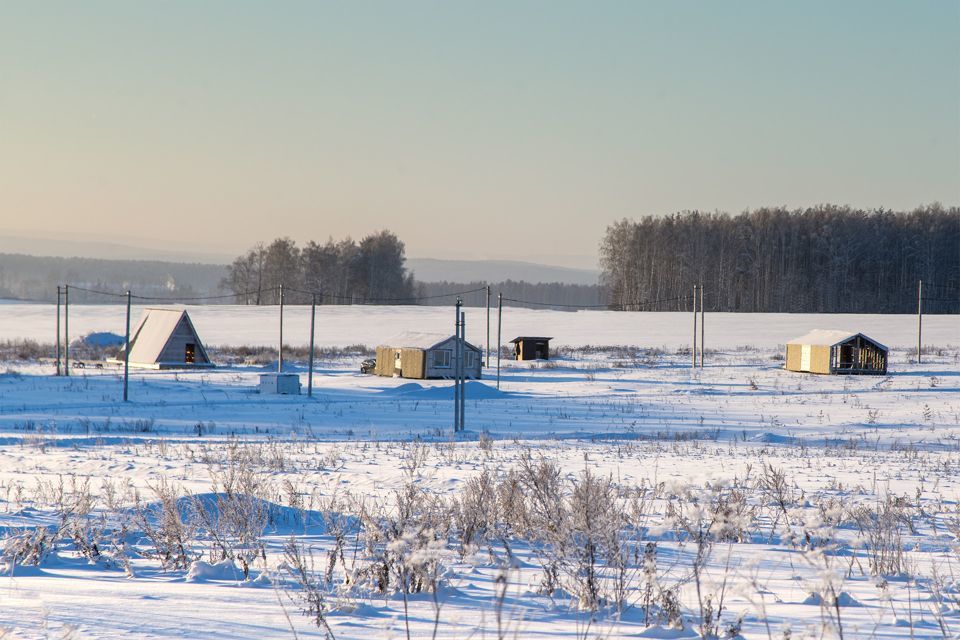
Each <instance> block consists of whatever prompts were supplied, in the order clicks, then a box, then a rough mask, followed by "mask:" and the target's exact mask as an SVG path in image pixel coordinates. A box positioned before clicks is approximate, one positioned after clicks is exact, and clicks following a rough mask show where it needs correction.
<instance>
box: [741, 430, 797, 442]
mask: <svg viewBox="0 0 960 640" xmlns="http://www.w3.org/2000/svg"><path fill="white" fill-rule="evenodd" d="M750 440H751V441H752V442H764V443H767V444H796V443H797V441H798V438H797V437H795V436H785V435H783V434H782V433H770V432H769V431H764V432H763V433H758V434H757V435H755V436H753V437H752V438H750Z"/></svg>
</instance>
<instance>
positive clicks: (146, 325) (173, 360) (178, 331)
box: [116, 309, 213, 369]
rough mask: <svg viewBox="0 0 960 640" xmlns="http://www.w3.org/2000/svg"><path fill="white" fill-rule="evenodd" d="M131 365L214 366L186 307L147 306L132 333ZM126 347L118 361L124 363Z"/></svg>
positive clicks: (162, 367) (146, 366)
mask: <svg viewBox="0 0 960 640" xmlns="http://www.w3.org/2000/svg"><path fill="white" fill-rule="evenodd" d="M129 348H130V366H131V367H139V368H141V369H192V368H204V367H212V366H213V363H211V362H210V358H209V357H208V356H207V350H206V349H204V347H203V343H202V342H201V341H200V336H198V335H197V330H196V329H194V327H193V323H192V322H191V321H190V316H189V315H188V314H187V312H186V311H185V310H183V309H144V311H143V316H141V318H140V322H138V323H137V326H136V328H135V329H134V330H133V332H132V333H131V334H130V344H129ZM126 349H127V346H124V347H121V349H120V354H119V355H118V356H117V358H116V362H123V358H124V353H125V352H126Z"/></svg>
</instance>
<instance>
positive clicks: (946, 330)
mask: <svg viewBox="0 0 960 640" xmlns="http://www.w3.org/2000/svg"><path fill="white" fill-rule="evenodd" d="M154 306H155V305H154ZM175 308H178V309H179V308H185V309H187V311H188V312H189V314H190V319H191V320H192V321H193V324H194V327H195V328H196V330H197V333H199V334H200V338H201V339H202V340H203V341H204V343H205V344H207V345H212V346H219V345H232V346H240V345H275V344H276V342H277V329H278V327H279V312H278V307H275V306H274V307H253V306H231V305H224V306H186V307H184V306H177V307H175ZM142 310H143V307H134V309H133V312H132V317H134V318H136V317H138V316H139V314H140V313H141V312H142ZM464 313H465V315H466V321H467V340H468V341H470V342H472V343H473V344H476V345H481V346H483V345H485V344H486V326H487V324H486V309H483V308H478V307H464ZM125 314H126V308H125V307H123V306H119V305H117V306H114V305H76V304H75V305H71V306H70V331H71V333H72V334H74V335H83V334H86V333H89V332H91V331H112V332H114V333H117V334H121V335H122V334H123V329H124V321H125V317H126V315H125ZM490 315H491V324H490V327H491V340H496V330H497V310H496V307H494V308H493V309H492V310H491V313H490ZM838 325H839V326H843V327H845V328H847V329H850V330H851V331H858V332H861V333H864V334H866V335H868V336H870V337H871V338H873V339H875V340H878V341H879V342H881V343H883V344H885V345H888V346H890V347H915V346H916V342H917V319H916V317H915V316H912V315H862V314H833V315H831V314H749V313H707V314H706V343H707V348H708V349H713V348H722V349H731V348H734V347H739V346H751V347H756V348H763V349H772V348H776V347H778V346H780V345H784V344H786V343H787V342H788V341H789V340H790V339H791V338H794V337H795V336H798V335H802V334H804V333H807V332H808V331H811V330H813V329H817V328H820V327H831V326H838ZM404 330H409V331H417V332H422V333H439V334H444V335H448V336H449V335H453V334H454V333H455V332H454V326H453V309H452V307H419V306H399V307H398V306H321V307H318V308H317V318H316V344H317V345H318V346H321V347H342V346H347V345H353V344H363V345H367V346H368V347H374V346H376V345H379V344H383V343H384V341H385V340H387V339H389V338H390V337H391V336H392V335H394V334H396V333H397V332H398V331H404ZM309 333H310V307H308V306H307V307H305V306H291V305H288V306H286V307H285V308H284V333H283V337H284V342H286V343H288V344H290V345H293V346H306V345H308V344H309V341H310V340H309V339H310V336H309ZM692 333H693V320H692V314H690V313H666V312H665V313H646V312H642V313H625V312H618V311H570V312H563V311H549V310H536V309H520V308H512V307H505V308H504V310H503V326H502V337H503V339H504V341H506V340H508V339H510V337H512V336H517V335H544V334H547V335H552V336H554V340H553V343H552V344H553V346H583V345H620V344H625V345H639V346H645V347H658V348H660V347H662V348H666V349H670V350H675V349H677V348H680V347H682V346H688V345H689V344H690V341H691V337H692ZM923 335H924V341H925V343H926V344H939V345H947V344H953V345H957V344H960V319H958V318H957V317H956V316H946V315H939V316H938V315H927V316H924V320H923ZM55 336H56V307H55V305H44V304H8V305H4V306H2V307H0V339H12V338H29V339H31V340H38V341H42V342H48V343H51V342H53V341H54V338H55ZM481 336H482V339H481Z"/></svg>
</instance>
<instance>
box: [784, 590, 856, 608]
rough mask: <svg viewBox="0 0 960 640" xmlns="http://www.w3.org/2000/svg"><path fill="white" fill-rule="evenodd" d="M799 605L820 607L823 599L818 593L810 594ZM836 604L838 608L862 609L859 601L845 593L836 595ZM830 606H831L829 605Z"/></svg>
mask: <svg viewBox="0 0 960 640" xmlns="http://www.w3.org/2000/svg"><path fill="white" fill-rule="evenodd" d="M800 604H815V605H822V604H823V597H822V596H821V595H820V594H819V593H811V594H810V595H809V596H807V597H806V599H805V600H804V601H803V602H801V603H800ZM837 604H838V605H839V606H841V607H862V606H863V605H862V604H860V601H859V600H857V599H856V598H854V597H853V596H851V595H850V594H849V593H847V592H846V591H841V592H840V593H839V594H838V595H837ZM831 606H833V605H832V604H831Z"/></svg>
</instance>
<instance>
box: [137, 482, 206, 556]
mask: <svg viewBox="0 0 960 640" xmlns="http://www.w3.org/2000/svg"><path fill="white" fill-rule="evenodd" d="M149 486H150V490H151V492H152V493H153V497H154V498H155V500H156V501H155V502H153V503H149V504H148V503H144V501H143V500H142V498H141V497H140V494H139V492H137V494H136V495H135V497H134V514H133V521H134V525H135V526H136V527H137V528H138V529H139V530H140V531H141V532H142V533H143V535H144V536H146V538H147V539H148V540H149V541H150V546H151V547H152V550H150V551H148V552H146V555H148V556H149V557H154V558H156V559H158V560H159V561H160V565H161V566H162V567H163V569H164V570H168V571H169V570H177V569H186V568H187V567H188V566H189V565H190V563H191V562H193V560H195V559H196V558H195V554H194V553H193V551H192V544H193V541H194V535H195V528H194V525H193V523H192V522H191V521H190V519H189V518H187V517H185V514H184V513H183V511H182V510H181V504H180V498H181V495H180V494H179V491H177V490H176V489H175V488H174V487H173V486H172V485H170V484H169V482H167V480H166V479H165V478H161V479H160V481H159V482H158V483H156V484H154V485H149Z"/></svg>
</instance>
